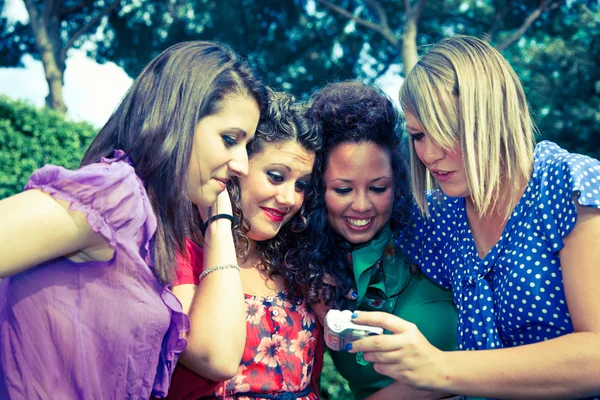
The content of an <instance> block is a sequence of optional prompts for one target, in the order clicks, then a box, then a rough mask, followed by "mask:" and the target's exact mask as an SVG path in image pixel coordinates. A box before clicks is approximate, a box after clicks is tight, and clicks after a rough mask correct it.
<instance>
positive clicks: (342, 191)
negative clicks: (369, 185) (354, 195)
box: [333, 188, 352, 194]
mask: <svg viewBox="0 0 600 400" xmlns="http://www.w3.org/2000/svg"><path fill="white" fill-rule="evenodd" d="M333 191H334V192H336V193H337V194H348V193H350V192H351V191H352V188H335V189H333Z"/></svg>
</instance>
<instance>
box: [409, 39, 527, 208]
mask: <svg viewBox="0 0 600 400" xmlns="http://www.w3.org/2000/svg"><path fill="white" fill-rule="evenodd" d="M400 103H401V104H402V106H403V108H404V109H405V111H408V112H410V113H411V114H413V115H414V116H415V118H416V119H417V120H418V121H419V123H420V124H421V126H422V127H423V129H424V130H425V132H426V133H427V134H428V137H429V139H430V140H432V141H433V143H434V144H436V145H438V146H439V147H441V148H443V149H445V150H450V149H451V148H453V147H454V146H455V144H456V143H457V142H458V143H460V148H461V150H462V162H463V167H464V171H465V176H466V179H467V185H468V188H469V191H470V197H471V199H472V201H473V204H474V205H475V209H476V211H477V213H478V214H479V215H480V216H484V215H489V214H490V213H491V212H494V211H495V212H499V213H504V214H505V218H506V219H508V217H509V216H510V213H511V211H512V209H513V208H514V206H515V205H516V204H517V202H518V201H519V197H520V189H521V188H522V184H523V182H526V181H527V180H528V179H529V176H530V174H531V170H532V164H533V147H534V143H535V132H536V129H535V126H534V125H533V122H532V120H531V116H530V113H529V107H528V105H527V100H526V99H525V93H524V91H523V87H522V85H521V82H520V80H519V77H518V76H517V74H516V73H515V72H514V70H513V69H512V68H511V66H510V65H509V64H508V62H507V61H506V59H504V57H502V55H501V54H500V53H499V52H498V51H497V50H496V49H494V48H493V47H492V46H491V45H489V44H488V43H487V42H485V41H483V40H481V39H478V38H475V37H470V36H454V37H450V38H446V39H443V40H442V41H440V42H439V43H438V44H437V45H435V46H433V47H432V48H431V49H430V50H429V51H428V52H427V53H426V54H425V55H424V56H423V57H421V59H420V60H419V62H417V64H416V65H415V66H414V68H413V69H412V70H411V71H410V73H409V74H408V75H407V77H406V79H405V81H404V83H403V85H402V87H401V88H400ZM410 148H411V151H410V153H411V174H412V186H413V192H414V195H415V199H416V201H417V204H418V205H419V208H420V209H421V212H422V213H423V214H425V215H429V210H428V208H427V200H426V191H429V190H435V189H438V188H439V187H438V185H437V183H436V181H435V179H434V178H433V176H432V175H431V174H430V173H429V171H428V170H427V168H426V167H425V165H424V164H423V163H422V162H421V161H420V160H419V159H418V157H417V156H416V154H415V150H414V144H412V145H411V146H410ZM504 207H506V208H504Z"/></svg>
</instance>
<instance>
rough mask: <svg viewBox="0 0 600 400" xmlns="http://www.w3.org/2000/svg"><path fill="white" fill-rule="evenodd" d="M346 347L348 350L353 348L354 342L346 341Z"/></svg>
mask: <svg viewBox="0 0 600 400" xmlns="http://www.w3.org/2000/svg"><path fill="white" fill-rule="evenodd" d="M344 348H345V349H346V350H348V351H349V350H352V343H346V345H345V346H344Z"/></svg>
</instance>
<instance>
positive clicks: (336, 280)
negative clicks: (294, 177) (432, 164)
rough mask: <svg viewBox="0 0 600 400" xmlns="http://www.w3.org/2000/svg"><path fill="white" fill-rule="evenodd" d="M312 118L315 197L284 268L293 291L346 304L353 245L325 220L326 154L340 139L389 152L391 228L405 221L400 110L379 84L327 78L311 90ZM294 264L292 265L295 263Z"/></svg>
mask: <svg viewBox="0 0 600 400" xmlns="http://www.w3.org/2000/svg"><path fill="white" fill-rule="evenodd" d="M310 107H311V113H312V118H313V119H314V120H315V122H316V123H318V124H319V126H320V128H321V129H322V131H323V150H322V152H321V153H320V157H321V160H320V161H319V162H318V163H315V168H313V179H312V180H313V185H314V191H315V192H316V193H315V194H316V197H315V198H314V200H313V201H312V202H311V203H310V208H309V209H308V215H307V219H308V221H309V222H308V226H307V228H306V230H305V231H304V232H303V234H302V237H301V238H300V239H297V246H296V247H295V248H294V249H292V253H291V255H290V257H292V258H293V259H294V260H295V263H296V264H295V265H294V266H292V267H291V268H288V269H287V270H286V271H284V272H285V274H286V281H288V282H290V283H291V287H290V291H291V293H292V294H302V295H303V296H304V297H306V298H307V300H308V302H309V303H310V304H312V303H318V302H321V301H323V302H325V304H326V305H332V306H336V307H346V306H347V301H346V299H345V294H346V293H348V291H349V290H350V288H351V287H352V284H353V282H354V274H353V271H352V265H351V263H350V262H349V261H348V252H349V251H351V250H352V245H351V244H350V243H348V242H347V241H346V240H345V239H344V238H342V237H341V236H339V235H338V234H336V233H335V232H334V231H333V230H332V229H331V227H330V226H329V224H328V223H327V209H326V206H325V191H326V185H325V182H324V180H323V175H324V172H325V170H326V169H327V164H328V161H329V155H330V154H331V152H332V151H333V150H334V149H336V148H337V147H338V146H340V145H342V144H344V143H365V142H369V143H374V144H376V145H377V146H379V147H381V148H382V149H384V150H386V151H388V152H389V154H390V160H392V172H393V176H394V207H393V210H392V216H391V219H390V224H391V227H392V229H393V230H396V231H397V230H402V229H404V228H406V227H407V226H409V222H410V218H411V209H410V206H411V204H412V201H411V199H412V195H411V192H410V185H409V183H408V169H407V166H406V162H405V159H406V157H404V154H405V153H403V151H404V150H403V149H402V140H401V138H402V133H401V130H400V126H399V114H398V111H397V109H396V107H395V105H394V103H393V102H392V100H391V99H390V98H389V97H388V96H387V95H385V94H384V93H383V92H382V91H381V89H379V88H377V87H374V86H370V85H366V84H364V83H362V82H359V81H345V82H337V83H330V84H328V85H327V86H325V87H324V88H323V89H321V90H320V91H318V92H316V93H314V94H313V96H312V97H311V100H310ZM294 267H295V268H294Z"/></svg>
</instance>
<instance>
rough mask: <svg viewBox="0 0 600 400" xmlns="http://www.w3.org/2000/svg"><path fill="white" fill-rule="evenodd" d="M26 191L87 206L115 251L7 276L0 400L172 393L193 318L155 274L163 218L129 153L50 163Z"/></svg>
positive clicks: (2, 294)
mask: <svg viewBox="0 0 600 400" xmlns="http://www.w3.org/2000/svg"><path fill="white" fill-rule="evenodd" d="M26 189H40V190H42V191H44V192H46V193H48V194H50V195H51V196H53V197H54V198H56V199H62V200H66V201H68V202H70V207H71V209H72V210H77V211H81V212H84V213H86V215H87V221H88V223H89V224H90V226H91V227H92V229H93V230H94V231H96V232H98V233H100V234H101V235H102V236H103V237H104V238H105V239H106V240H107V241H108V243H109V244H110V246H111V247H112V248H114V250H115V252H114V256H113V258H112V259H111V260H110V261H106V262H98V261H94V262H79V263H76V262H73V261H71V260H69V259H67V258H65V257H60V258H57V259H54V260H50V261H48V262H45V263H43V264H40V265H37V266H35V267H33V268H30V269H28V270H27V271H24V272H22V273H20V274H17V275H14V276H12V277H9V278H6V279H3V280H1V281H0V399H12V400H16V399H28V400H29V399H148V398H149V397H150V396H151V395H154V396H156V397H165V396H166V394H167V391H168V389H169V382H170V380H171V374H172V372H173V369H174V368H175V365H176V363H177V357H178V355H179V353H181V351H182V350H183V349H184V348H185V346H186V344H187V343H186V341H185V339H184V338H183V333H184V332H185V331H187V329H188V328H189V320H188V317H187V316H186V315H185V314H184V313H183V312H182V308H181V304H180V303H179V301H178V300H177V298H176V297H175V296H174V295H173V293H171V291H170V290H169V289H168V288H167V287H166V286H162V285H161V284H160V283H159V282H158V280H157V279H156V277H155V276H154V275H153V273H152V262H151V259H152V257H151V254H150V251H151V246H150V240H151V239H152V237H153V235H154V232H155V231H156V226H157V221H156V217H155V215H154V213H153V211H152V207H151V205H150V202H149V200H148V197H147V195H146V191H145V189H144V186H143V184H142V182H141V180H140V179H139V178H138V177H137V175H136V174H135V170H134V169H133V167H132V165H131V161H130V160H129V158H128V157H127V156H126V155H125V153H123V152H120V151H116V152H115V154H114V158H112V159H103V160H102V161H101V162H99V163H96V164H92V165H88V166H85V167H83V168H80V169H78V170H75V171H70V170H67V169H64V168H62V167H57V166H53V165H49V166H46V167H44V168H41V169H39V170H38V171H36V172H35V173H34V174H33V175H32V176H31V178H30V180H29V183H28V184H27V186H26ZM24 240H26V238H24Z"/></svg>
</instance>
